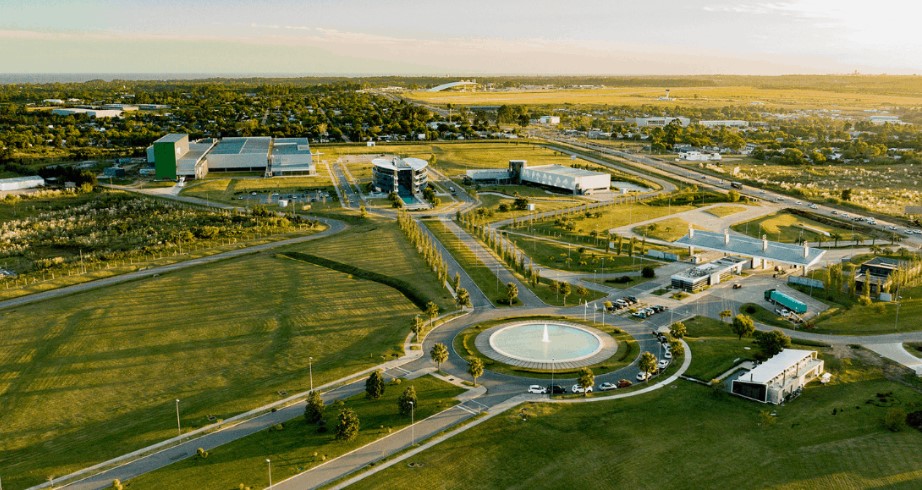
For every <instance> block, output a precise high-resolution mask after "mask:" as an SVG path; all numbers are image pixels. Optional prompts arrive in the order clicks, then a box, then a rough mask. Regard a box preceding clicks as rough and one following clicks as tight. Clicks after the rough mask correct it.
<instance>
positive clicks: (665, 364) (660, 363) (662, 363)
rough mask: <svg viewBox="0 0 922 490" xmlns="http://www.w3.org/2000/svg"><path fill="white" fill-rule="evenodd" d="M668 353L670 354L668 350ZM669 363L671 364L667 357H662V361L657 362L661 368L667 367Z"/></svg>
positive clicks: (657, 365)
mask: <svg viewBox="0 0 922 490" xmlns="http://www.w3.org/2000/svg"><path fill="white" fill-rule="evenodd" d="M667 354H668V352H667ZM668 365H669V361H667V360H666V359H660V361H659V362H658V363H657V364H656V367H658V368H660V369H666V366H668Z"/></svg>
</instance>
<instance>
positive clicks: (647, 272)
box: [640, 265, 656, 279]
mask: <svg viewBox="0 0 922 490" xmlns="http://www.w3.org/2000/svg"><path fill="white" fill-rule="evenodd" d="M640 275H641V276H642V277H643V278H644V279H653V278H654V277H656V269H654V268H653V267H650V266H649V265H645V266H644V267H643V269H641V270H640Z"/></svg>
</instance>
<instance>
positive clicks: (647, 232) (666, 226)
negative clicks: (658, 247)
mask: <svg viewBox="0 0 922 490" xmlns="http://www.w3.org/2000/svg"><path fill="white" fill-rule="evenodd" d="M633 231H634V233H636V234H638V235H640V236H647V237H650V238H656V239H658V240H665V241H667V242H674V241H676V240H678V239H679V238H682V237H683V236H685V235H687V234H688V222H687V221H685V220H684V219H682V218H666V219H663V220H660V221H657V222H655V223H650V224H648V225H644V226H638V227H636V228H634V229H633Z"/></svg>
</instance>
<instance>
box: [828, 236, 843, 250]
mask: <svg viewBox="0 0 922 490" xmlns="http://www.w3.org/2000/svg"><path fill="white" fill-rule="evenodd" d="M830 237H832V240H833V245H832V246H833V248H835V247H838V246H839V240H841V239H842V235H840V234H839V233H838V232H832V234H831V235H830Z"/></svg>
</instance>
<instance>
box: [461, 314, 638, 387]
mask: <svg viewBox="0 0 922 490" xmlns="http://www.w3.org/2000/svg"><path fill="white" fill-rule="evenodd" d="M524 320H534V321H541V320H548V321H553V320H567V321H575V322H577V323H581V324H584V325H588V326H590V327H592V328H595V329H597V330H600V331H602V332H605V333H607V334H609V335H611V336H612V338H614V339H615V342H617V344H618V350H617V351H616V352H615V353H614V354H613V355H612V356H611V357H610V358H608V359H606V360H604V361H602V362H600V363H597V364H594V365H592V366H589V368H590V369H592V370H593V371H594V372H595V374H597V375H599V374H604V373H608V372H611V371H615V370H618V369H621V368H623V367H625V366H627V365H629V364H630V363H632V362H634V359H635V358H636V357H637V355H638V354H640V351H639V348H638V346H637V341H636V340H634V337H632V336H631V335H629V334H628V333H626V332H625V331H624V330H622V329H620V328H618V327H617V326H615V325H611V324H608V323H605V324H602V323H599V322H594V321H591V320H590V321H585V322H584V321H581V320H580V319H579V318H569V317H562V316H528V317H514V318H503V319H500V320H491V321H488V322H481V323H478V324H477V325H472V326H470V327H468V328H466V329H464V330H463V331H461V332H460V333H458V335H456V336H455V338H454V340H452V343H453V345H452V347H454V350H455V352H457V353H458V355H460V356H461V357H465V358H467V357H469V356H476V357H479V358H481V359H482V360H483V364H484V367H485V368H486V369H488V370H490V371H493V372H497V373H500V374H509V375H512V376H528V377H532V378H546V379H551V377H552V375H551V372H550V371H542V370H539V369H528V368H523V367H518V366H511V365H508V364H503V363H501V362H497V361H494V360H493V359H490V358H489V357H487V356H485V355H484V354H482V353H481V352H480V350H479V349H477V346H476V345H475V343H474V342H475V339H476V338H477V336H478V335H479V334H480V333H481V332H483V331H485V330H487V329H490V328H492V327H495V326H496V325H500V324H503V323H510V322H515V321H524ZM577 371H578V370H577V369H570V370H565V369H558V370H555V371H554V373H555V374H556V375H557V377H558V378H560V377H562V376H568V375H574V374H576V372H577Z"/></svg>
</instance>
